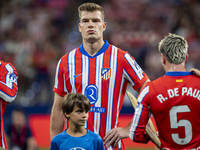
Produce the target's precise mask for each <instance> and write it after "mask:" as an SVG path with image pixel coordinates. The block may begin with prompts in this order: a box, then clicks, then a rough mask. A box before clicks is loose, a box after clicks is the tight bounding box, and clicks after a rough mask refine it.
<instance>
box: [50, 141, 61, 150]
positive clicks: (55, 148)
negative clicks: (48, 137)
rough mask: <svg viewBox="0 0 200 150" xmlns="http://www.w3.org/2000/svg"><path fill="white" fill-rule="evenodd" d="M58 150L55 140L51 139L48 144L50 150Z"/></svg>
mask: <svg viewBox="0 0 200 150" xmlns="http://www.w3.org/2000/svg"><path fill="white" fill-rule="evenodd" d="M58 149H59V148H58V145H57V142H56V140H54V139H53V140H52V141H51V144H50V150H58Z"/></svg>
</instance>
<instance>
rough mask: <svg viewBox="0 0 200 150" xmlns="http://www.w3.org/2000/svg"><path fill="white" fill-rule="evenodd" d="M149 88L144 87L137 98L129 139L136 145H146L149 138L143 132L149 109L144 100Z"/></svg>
mask: <svg viewBox="0 0 200 150" xmlns="http://www.w3.org/2000/svg"><path fill="white" fill-rule="evenodd" d="M148 93H149V86H148V85H147V86H145V87H144V88H143V90H142V91H141V92H140V94H139V96H138V103H137V106H136V109H135V114H134V117H133V121H132V124H131V129H130V133H129V137H130V138H131V140H132V141H134V142H138V143H148V141H149V140H150V138H149V136H148V135H147V134H146V132H145V128H146V124H147V121H148V120H149V116H150V109H149V106H148V103H147V102H145V99H148Z"/></svg>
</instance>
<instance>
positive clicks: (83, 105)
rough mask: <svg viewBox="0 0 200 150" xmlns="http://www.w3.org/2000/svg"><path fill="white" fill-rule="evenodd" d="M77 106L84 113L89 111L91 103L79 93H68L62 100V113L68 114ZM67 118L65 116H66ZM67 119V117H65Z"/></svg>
mask: <svg viewBox="0 0 200 150" xmlns="http://www.w3.org/2000/svg"><path fill="white" fill-rule="evenodd" d="M75 106H77V107H79V108H80V109H81V110H83V111H85V112H86V113H87V112H89V111H90V108H91V105H90V101H89V99H88V98H87V97H86V96H84V95H83V94H81V93H68V94H66V95H65V96H64V98H63V101H62V111H63V114H65V113H66V114H70V113H71V112H72V111H73V109H74V107H75ZM65 117H66V116H65ZM66 118H67V117H66ZM67 119H68V120H69V118H67Z"/></svg>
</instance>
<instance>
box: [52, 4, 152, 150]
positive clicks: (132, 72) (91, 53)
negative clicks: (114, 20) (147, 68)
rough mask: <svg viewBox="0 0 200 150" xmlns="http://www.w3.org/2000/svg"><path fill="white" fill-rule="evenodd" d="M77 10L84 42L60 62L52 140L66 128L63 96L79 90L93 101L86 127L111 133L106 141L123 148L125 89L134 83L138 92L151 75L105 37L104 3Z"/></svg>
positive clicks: (53, 108)
mask: <svg viewBox="0 0 200 150" xmlns="http://www.w3.org/2000/svg"><path fill="white" fill-rule="evenodd" d="M78 10H79V18H80V23H79V31H80V32H81V35H82V40H83V43H82V45H81V46H80V47H78V48H76V49H74V50H72V51H71V52H69V53H67V54H65V55H64V56H63V57H62V58H61V59H60V60H59V62H58V65H57V70H56V76H55V85H54V92H55V97H54V104H53V107H52V112H51V124H50V131H51V139H52V138H53V137H54V136H55V135H57V134H59V133H60V132H62V130H63V126H64V115H63V114H62V110H61V107H60V106H61V103H62V100H63V96H64V95H65V94H67V93H76V92H77V93H82V94H84V95H85V96H86V97H87V98H88V99H89V100H90V102H91V111H90V112H89V118H88V122H87V123H86V127H87V128H88V129H89V130H91V131H92V132H95V133H97V134H99V135H100V136H101V138H102V139H103V138H104V137H105V135H106V133H108V136H106V137H105V139H104V140H105V141H110V143H107V142H106V143H105V144H107V145H110V144H111V143H113V142H114V143H115V144H114V143H113V145H112V146H111V147H110V148H111V149H114V150H118V149H122V150H124V149H125V146H124V144H123V142H122V141H121V138H125V137H124V136H123V128H116V127H118V116H119V113H120V110H121V107H122V104H123V100H124V96H125V92H126V88H127V85H128V84H131V85H132V86H133V88H134V89H135V90H136V91H138V92H139V91H140V88H141V87H142V85H143V84H144V83H145V82H146V81H147V80H148V77H147V75H146V74H145V73H144V72H143V70H142V69H141V68H140V66H139V65H138V64H137V62H136V61H135V59H134V58H133V57H132V56H131V55H130V54H129V53H128V52H125V51H123V50H121V49H120V48H117V47H115V46H114V45H111V44H109V43H108V41H105V40H103V32H104V31H105V29H106V23H105V22H104V11H103V8H102V7H101V6H99V5H97V4H94V3H84V4H82V5H81V6H80V7H79V9H78ZM106 149H107V148H106Z"/></svg>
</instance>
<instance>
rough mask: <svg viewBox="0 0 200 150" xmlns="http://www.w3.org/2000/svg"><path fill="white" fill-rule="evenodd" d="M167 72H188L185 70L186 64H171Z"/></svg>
mask: <svg viewBox="0 0 200 150" xmlns="http://www.w3.org/2000/svg"><path fill="white" fill-rule="evenodd" d="M167 71H187V70H186V68H185V63H181V64H178V65H175V64H170V65H169V66H168V69H167Z"/></svg>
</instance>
